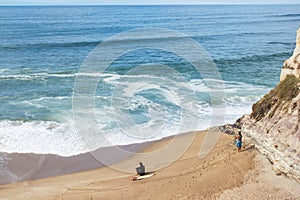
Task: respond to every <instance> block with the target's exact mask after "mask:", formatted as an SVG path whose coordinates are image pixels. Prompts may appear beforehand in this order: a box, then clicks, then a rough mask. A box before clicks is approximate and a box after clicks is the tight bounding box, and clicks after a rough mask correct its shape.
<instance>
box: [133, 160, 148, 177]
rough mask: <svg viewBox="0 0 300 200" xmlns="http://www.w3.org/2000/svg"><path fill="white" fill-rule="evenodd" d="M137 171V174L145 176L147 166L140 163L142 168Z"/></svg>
mask: <svg viewBox="0 0 300 200" xmlns="http://www.w3.org/2000/svg"><path fill="white" fill-rule="evenodd" d="M135 169H136V173H137V174H138V175H140V176H144V175H145V174H146V172H145V166H144V165H143V163H142V162H140V166H139V167H137V168H135Z"/></svg>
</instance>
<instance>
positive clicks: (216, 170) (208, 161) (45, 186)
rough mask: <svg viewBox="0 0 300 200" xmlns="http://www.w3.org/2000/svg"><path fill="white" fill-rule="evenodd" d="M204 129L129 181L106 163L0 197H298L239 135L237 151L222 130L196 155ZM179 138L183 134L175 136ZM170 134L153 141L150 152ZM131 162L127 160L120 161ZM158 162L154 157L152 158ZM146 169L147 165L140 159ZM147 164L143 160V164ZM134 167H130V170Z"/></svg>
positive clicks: (12, 188) (16, 187) (7, 189)
mask: <svg viewBox="0 0 300 200" xmlns="http://www.w3.org/2000/svg"><path fill="white" fill-rule="evenodd" d="M205 134H206V133H205V132H198V133H197V135H196V138H195V140H194V142H193V143H192V145H191V146H190V147H189V149H188V150H187V151H186V152H185V153H184V154H183V155H182V156H181V157H180V158H179V159H178V160H177V161H175V162H173V163H172V164H171V165H169V166H167V167H165V168H163V169H160V170H158V171H156V172H155V173H156V175H155V176H153V177H151V178H149V179H144V180H140V181H134V182H133V181H131V177H132V176H133V175H134V174H129V173H124V172H120V171H118V170H114V169H111V168H109V167H103V168H100V169H96V170H91V171H86V172H80V173H75V174H70V175H63V176H57V177H50V178H45V179H40V180H34V181H26V182H20V183H14V184H8V185H2V186H0V198H1V199H31V200H35V199H89V200H90V199H243V200H244V199H251V200H252V199H300V184H299V183H297V182H295V181H294V180H291V179H288V178H286V177H283V176H276V175H275V173H274V172H273V171H272V169H271V164H270V163H269V162H268V161H267V160H266V159H265V158H264V157H263V156H262V155H260V154H259V153H258V152H257V151H256V149H255V148H253V144H251V143H250V142H249V139H248V138H244V139H245V142H244V143H245V149H243V151H242V152H241V153H237V152H236V149H235V146H234V145H233V139H232V136H229V135H226V134H222V135H221V137H220V139H219V140H218V143H217V144H216V146H215V147H214V149H213V150H212V151H211V152H210V153H209V154H208V155H207V156H206V157H205V158H203V159H199V156H198V153H199V148H200V146H201V143H202V141H203V138H204V136H205ZM181 137H182V138H183V139H184V137H185V136H184V135H182V136H181ZM171 139H172V138H168V139H164V140H160V141H157V142H154V143H153V144H151V145H150V146H148V147H146V148H145V149H144V150H143V152H151V151H153V150H155V149H158V148H160V147H162V146H164V145H166V144H168V143H169V142H170V140H171ZM133 161H134V162H135V161H136V160H135V159H132V160H131V158H129V159H126V160H125V161H124V162H133ZM158 161H159V160H158ZM144 164H145V165H146V168H147V163H144ZM136 165H138V163H136ZM148 166H149V163H148ZM133 170H134V169H133Z"/></svg>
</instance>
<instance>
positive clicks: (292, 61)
mask: <svg viewBox="0 0 300 200" xmlns="http://www.w3.org/2000/svg"><path fill="white" fill-rule="evenodd" d="M289 74H293V75H295V76H296V77H298V78H299V77H300V27H299V28H298V31H297V38H296V48H295V50H294V53H293V55H292V57H290V58H289V59H288V60H286V61H284V63H283V67H282V69H281V74H280V81H283V80H284V79H285V77H286V76H287V75H289Z"/></svg>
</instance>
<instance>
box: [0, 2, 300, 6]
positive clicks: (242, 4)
mask: <svg viewBox="0 0 300 200" xmlns="http://www.w3.org/2000/svg"><path fill="white" fill-rule="evenodd" d="M201 5H205V6H210V5H211V6H216V5H220V6H222V5H223V6H226V5H231V6H239V5H240V6H255V5H257V6H272V5H274V6H276V5H278V6H279V5H300V3H261V4H259V3H255V4H251V3H228V4H227V3H224V4H222V3H215V4H213V3H201V4H0V7H5V6H11V7H14V6H15V7H18V6H24V7H25V6H201Z"/></svg>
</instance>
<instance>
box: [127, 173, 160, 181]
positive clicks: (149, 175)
mask: <svg viewBox="0 0 300 200" xmlns="http://www.w3.org/2000/svg"><path fill="white" fill-rule="evenodd" d="M154 175H155V173H151V174H146V175H143V176H140V175H137V176H133V177H132V180H133V181H138V180H142V179H146V178H150V177H152V176H154Z"/></svg>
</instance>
